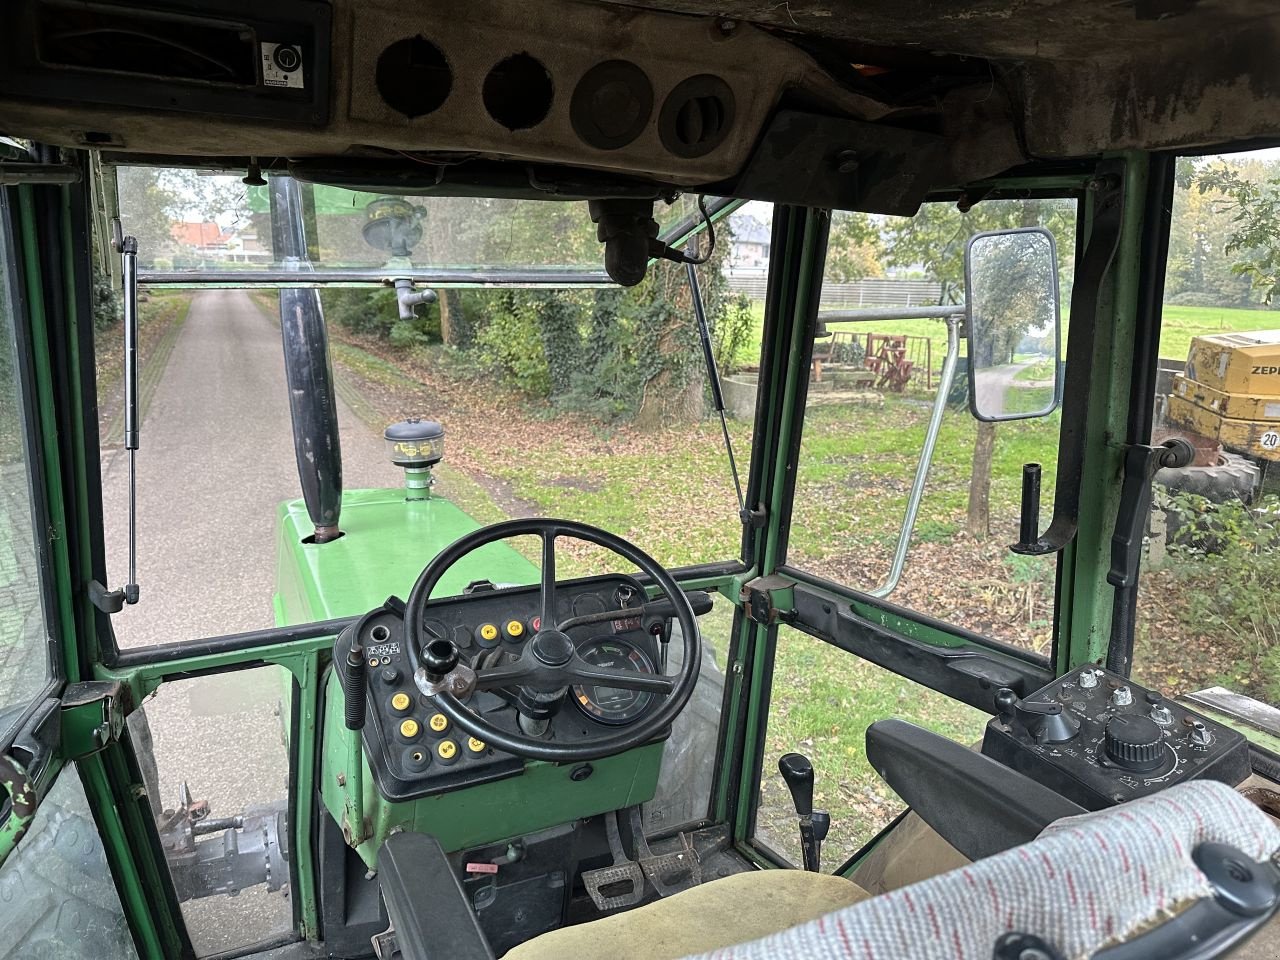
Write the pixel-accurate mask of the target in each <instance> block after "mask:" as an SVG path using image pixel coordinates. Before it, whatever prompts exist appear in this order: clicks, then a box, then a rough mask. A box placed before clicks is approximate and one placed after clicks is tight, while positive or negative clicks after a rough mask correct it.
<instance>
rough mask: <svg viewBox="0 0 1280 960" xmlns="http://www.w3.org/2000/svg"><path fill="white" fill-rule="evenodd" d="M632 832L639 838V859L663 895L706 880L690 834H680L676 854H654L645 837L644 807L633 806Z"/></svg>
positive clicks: (666, 895)
mask: <svg viewBox="0 0 1280 960" xmlns="http://www.w3.org/2000/svg"><path fill="white" fill-rule="evenodd" d="M630 814H631V835H632V836H633V837H635V841H636V859H637V860H639V861H640V869H641V870H642V871H643V873H644V875H645V876H646V877H648V878H649V882H650V883H652V884H653V888H654V889H655V890H657V891H658V895H659V896H661V897H669V896H671V895H672V894H673V893H680V892H681V891H682V890H688V889H689V888H690V887H696V886H697V885H698V884H700V883H702V861H701V860H700V859H699V858H698V852H697V851H696V850H695V849H694V848H693V841H692V840H691V839H690V838H689V835H688V834H687V833H681V834H680V849H679V850H677V851H676V852H675V853H661V854H656V855H655V854H654V852H653V851H652V850H650V849H649V842H648V841H647V840H645V838H644V825H643V823H642V821H641V816H640V808H639V807H632V808H631V810H630Z"/></svg>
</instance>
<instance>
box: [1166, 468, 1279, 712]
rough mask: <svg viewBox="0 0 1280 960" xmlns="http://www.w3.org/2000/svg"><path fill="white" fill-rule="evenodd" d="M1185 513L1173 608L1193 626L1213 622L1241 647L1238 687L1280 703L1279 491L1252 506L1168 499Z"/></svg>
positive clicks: (1175, 546)
mask: <svg viewBox="0 0 1280 960" xmlns="http://www.w3.org/2000/svg"><path fill="white" fill-rule="evenodd" d="M1161 496H1162V498H1163V500H1164V502H1163V503H1162V504H1161V505H1162V506H1164V507H1166V509H1168V511H1169V512H1170V513H1177V514H1178V516H1179V518H1180V521H1181V522H1180V527H1179V531H1178V540H1177V542H1174V543H1171V544H1170V545H1169V557H1170V561H1171V564H1170V569H1171V571H1172V573H1173V575H1174V577H1175V578H1176V579H1177V580H1178V583H1179V587H1180V589H1179V590H1178V591H1177V594H1176V596H1174V597H1171V606H1172V607H1173V610H1174V611H1175V613H1176V615H1177V616H1178V617H1179V619H1180V620H1182V622H1183V623H1184V624H1185V625H1186V626H1187V628H1188V629H1190V630H1194V631H1196V632H1200V633H1203V632H1205V628H1206V627H1209V628H1211V629H1212V630H1213V632H1214V634H1215V635H1218V636H1222V637H1225V638H1226V639H1228V640H1229V641H1231V642H1233V643H1234V645H1235V646H1236V647H1237V649H1238V652H1239V656H1238V658H1236V662H1235V663H1233V664H1226V665H1224V666H1226V668H1227V670H1228V673H1229V674H1230V676H1229V677H1227V678H1226V679H1227V680H1228V681H1229V682H1230V684H1231V685H1232V686H1235V687H1236V688H1237V689H1239V688H1241V687H1244V688H1250V687H1252V688H1253V689H1250V690H1249V692H1250V693H1252V694H1253V695H1256V696H1260V697H1263V698H1265V699H1268V700H1269V701H1270V702H1272V703H1275V702H1280V674H1277V673H1276V672H1274V671H1271V672H1268V671H1267V670H1266V669H1265V667H1266V665H1267V664H1268V663H1272V664H1275V665H1277V666H1280V589H1278V588H1280V497H1277V496H1275V495H1270V496H1267V497H1264V498H1262V500H1261V501H1259V502H1258V503H1255V504H1254V505H1253V506H1251V507H1250V506H1246V505H1245V504H1243V503H1241V502H1240V501H1238V500H1237V501H1230V502H1227V503H1213V502H1212V501H1209V500H1206V499H1205V498H1204V497H1200V496H1196V495H1195V494H1190V493H1179V494H1174V495H1173V496H1170V497H1163V495H1161Z"/></svg>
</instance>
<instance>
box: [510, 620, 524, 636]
mask: <svg viewBox="0 0 1280 960" xmlns="http://www.w3.org/2000/svg"><path fill="white" fill-rule="evenodd" d="M507 636H508V637H510V638H511V639H512V640H517V639H519V638H520V637H522V636H524V624H523V623H521V622H520V621H519V620H508V621H507Z"/></svg>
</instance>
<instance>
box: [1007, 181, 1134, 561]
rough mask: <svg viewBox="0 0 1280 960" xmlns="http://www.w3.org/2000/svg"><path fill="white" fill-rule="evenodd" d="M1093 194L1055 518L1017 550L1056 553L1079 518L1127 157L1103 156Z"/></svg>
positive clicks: (1079, 275)
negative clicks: (1098, 335) (1098, 342)
mask: <svg viewBox="0 0 1280 960" xmlns="http://www.w3.org/2000/svg"><path fill="white" fill-rule="evenodd" d="M1089 190H1090V192H1091V193H1093V196H1094V214H1093V229H1092V231H1090V234H1089V245H1088V247H1086V248H1085V252H1084V256H1083V257H1082V258H1081V259H1080V269H1079V270H1077V271H1076V282H1075V286H1074V288H1073V289H1072V291H1071V328H1072V329H1071V335H1070V336H1068V337H1067V371H1066V382H1065V383H1064V385H1063V390H1062V407H1063V410H1064V411H1065V414H1064V416H1063V418H1062V434H1061V439H1060V441H1059V445H1058V479H1057V486H1056V488H1055V494H1054V503H1053V522H1052V523H1050V524H1049V529H1047V530H1046V531H1045V532H1044V533H1043V534H1041V535H1040V537H1039V538H1038V539H1037V540H1036V542H1035V543H1032V544H1023V545H1021V546H1022V549H1020V550H1019V551H1018V552H1019V553H1027V554H1032V555H1044V554H1048V553H1057V552H1058V551H1060V550H1061V549H1062V548H1063V547H1065V546H1066V545H1067V544H1068V543H1070V542H1071V541H1072V540H1073V539H1075V535H1076V530H1077V528H1078V526H1079V522H1080V484H1081V480H1082V477H1083V476H1084V455H1085V444H1086V442H1087V435H1086V434H1087V427H1088V424H1089V393H1090V390H1091V387H1092V381H1093V370H1092V366H1093V364H1092V362H1091V361H1092V359H1093V343H1094V334H1095V332H1096V331H1097V328H1098V319H1099V318H1098V300H1099V295H1100V293H1101V291H1102V284H1103V283H1104V281H1105V280H1106V278H1107V274H1108V273H1109V272H1110V270H1111V264H1112V261H1114V260H1115V255H1116V250H1117V248H1118V247H1119V245H1120V228H1121V223H1122V215H1123V213H1124V161H1123V160H1104V161H1102V162H1101V163H1099V164H1098V172H1097V176H1095V177H1094V179H1092V180H1091V181H1089Z"/></svg>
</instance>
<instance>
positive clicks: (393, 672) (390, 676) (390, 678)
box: [382, 667, 400, 686]
mask: <svg viewBox="0 0 1280 960" xmlns="http://www.w3.org/2000/svg"><path fill="white" fill-rule="evenodd" d="M382 682H383V683H385V684H387V686H395V685H396V684H397V683H399V682H400V671H399V670H397V669H396V668H395V667H383V668H382Z"/></svg>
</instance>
